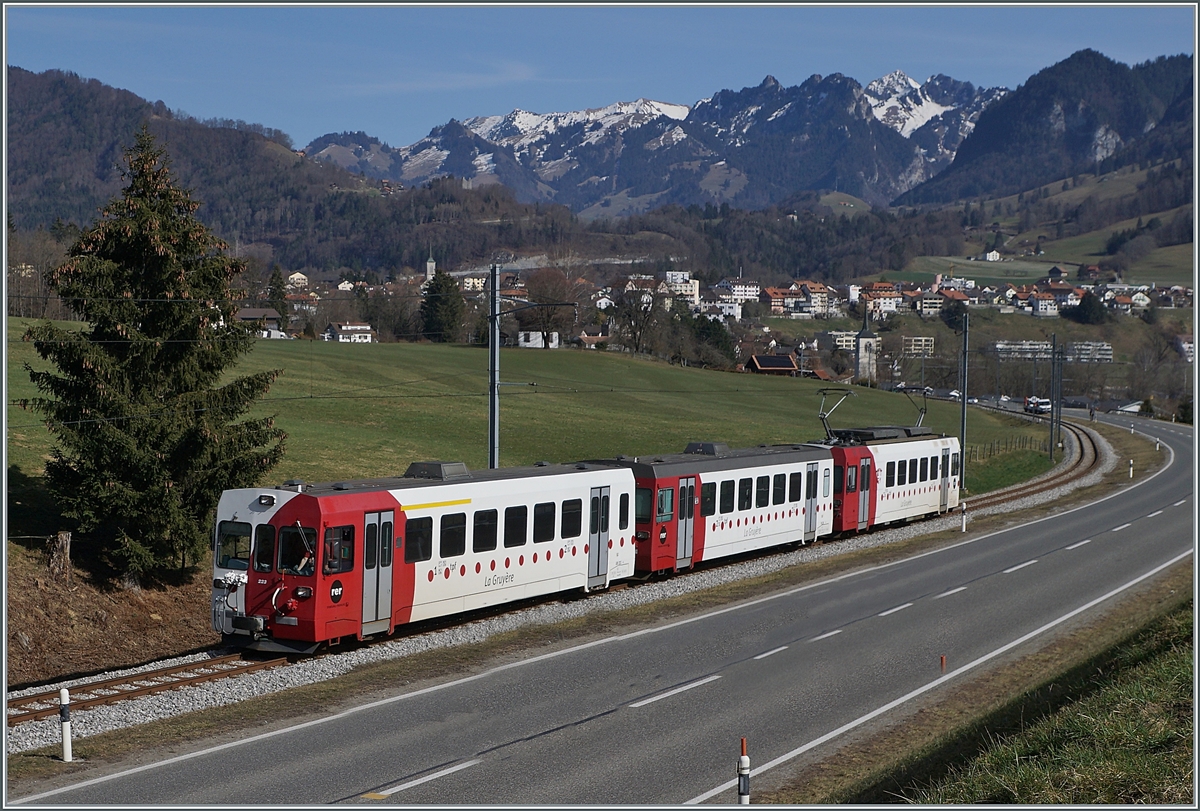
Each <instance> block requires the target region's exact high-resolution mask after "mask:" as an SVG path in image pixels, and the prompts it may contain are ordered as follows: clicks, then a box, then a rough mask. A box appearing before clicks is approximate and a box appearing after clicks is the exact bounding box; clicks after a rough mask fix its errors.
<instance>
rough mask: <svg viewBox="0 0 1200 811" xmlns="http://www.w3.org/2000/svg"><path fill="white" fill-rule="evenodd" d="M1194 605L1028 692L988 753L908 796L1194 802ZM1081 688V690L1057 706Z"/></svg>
mask: <svg viewBox="0 0 1200 811" xmlns="http://www.w3.org/2000/svg"><path fill="white" fill-rule="evenodd" d="M1192 608H1193V606H1192V603H1191V602H1190V601H1189V603H1188V605H1187V606H1186V607H1185V608H1180V609H1177V610H1176V611H1173V612H1172V613H1170V614H1168V615H1167V616H1165V617H1162V618H1161V619H1159V620H1158V621H1156V622H1154V623H1152V624H1151V625H1149V626H1148V627H1146V628H1145V629H1144V630H1142V631H1141V632H1139V633H1138V634H1137V635H1135V636H1134V637H1132V638H1131V639H1129V640H1127V641H1126V642H1123V643H1122V644H1120V645H1118V646H1116V647H1115V648H1113V649H1111V650H1110V651H1106V652H1105V654H1103V655H1101V656H1098V657H1095V658H1093V659H1091V660H1089V661H1087V662H1085V663H1083V664H1081V665H1079V666H1078V667H1076V668H1073V669H1072V670H1070V671H1068V672H1067V673H1066V674H1064V675H1063V676H1062V677H1059V678H1056V679H1055V682H1054V684H1053V685H1047V686H1045V687H1043V688H1041V689H1040V690H1038V691H1037V692H1035V693H1033V694H1032V695H1029V694H1027V695H1025V696H1022V697H1021V701H1022V703H1023V704H1024V706H1023V707H1022V710H1023V712H1022V713H1021V714H1020V716H1021V717H1019V718H1016V719H1014V718H1012V715H1013V712H1012V710H1013V709H1014V708H1013V707H1012V706H1011V705H1010V707H1008V708H1006V709H1008V712H1007V713H1006V715H1007V716H1008V717H1007V718H1005V719H1004V720H1005V721H1006V722H1007V723H1003V724H995V723H994V724H989V725H987V727H986V734H985V740H986V741H987V748H986V749H985V750H984V751H983V752H982V753H980V754H979V755H978V756H977V757H974V758H972V759H971V760H970V761H969V762H967V763H964V764H961V765H957V766H954V767H952V768H951V769H949V770H948V772H947V774H946V775H945V776H944V777H942V778H940V779H938V780H935V781H933V782H931V783H930V784H928V785H922V784H917V786H916V787H915V788H914V789H909V790H907V791H904V792H903V794H902V796H903V797H904V799H905V800H906V801H908V802H913V803H918V804H921V805H932V804H946V803H952V804H974V803H1038V804H1051V803H1053V804H1070V805H1083V804H1099V803H1122V804H1134V803H1139V804H1140V803H1153V804H1159V803H1161V804H1177V803H1178V804H1182V803H1191V802H1192V801H1193V800H1194V793H1193V783H1192V778H1193V774H1192V768H1193V765H1194V759H1193V753H1194V750H1193V746H1192V732H1193V728H1194V714H1193V702H1192V688H1193V685H1194V671H1193V667H1192V663H1193V656H1194V648H1193V639H1192V629H1193V613H1192ZM1056 693H1057V695H1056ZM1072 694H1080V695H1081V696H1082V697H1081V698H1080V699H1079V700H1077V701H1075V702H1073V703H1069V704H1067V705H1066V706H1064V707H1062V708H1061V709H1059V710H1058V711H1054V705H1055V704H1056V703H1058V702H1056V701H1055V699H1056V698H1058V697H1059V696H1061V697H1062V698H1063V699H1066V698H1067V697H1068V696H1070V695H1072ZM1030 705H1032V707H1031V706H1030ZM1030 709H1034V710H1035V712H1034V713H1030V712H1029V710H1030ZM1032 715H1037V716H1041V720H1039V721H1037V722H1036V723H1031V716H1032ZM1014 721H1015V722H1016V723H1014Z"/></svg>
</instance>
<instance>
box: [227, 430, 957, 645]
mask: <svg viewBox="0 0 1200 811" xmlns="http://www.w3.org/2000/svg"><path fill="white" fill-rule="evenodd" d="M829 433H830V437H829V438H828V439H826V440H823V441H820V442H811V443H801V444H794V445H770V446H760V447H757V448H744V449H734V450H731V449H729V448H728V447H727V446H725V445H723V444H720V443H692V444H691V445H689V446H688V448H687V449H686V450H685V451H684V452H683V453H679V454H666V455H653V456H645V457H623V456H619V457H617V458H615V459H604V460H595V461H587V462H577V463H573V464H559V465H551V464H549V463H545V462H542V463H539V464H538V465H536V466H533V467H521V468H505V469H501V470H488V471H476V472H470V471H468V470H467V468H466V466H465V465H463V464H462V463H460V462H453V463H447V462H418V463H414V464H412V465H411V466H410V467H409V469H408V470H407V471H406V472H405V474H404V475H403V476H395V477H390V478H380V479H365V480H357V481H346V482H334V483H329V484H318V485H311V486H310V485H306V484H304V483H303V482H298V481H290V482H286V483H284V484H282V485H279V486H276V487H273V488H271V487H257V488H245V489H239V490H229V491H226V492H225V493H224V494H222V496H221V500H220V503H219V504H218V507H217V517H216V530H215V534H214V538H213V543H214V560H213V593H212V622H213V628H214V629H215V630H217V631H219V632H220V633H222V634H223V635H224V637H225V639H226V641H227V642H230V643H234V644H242V645H245V646H247V647H250V648H253V649H258V650H273V651H288V652H301V653H307V652H312V651H314V650H316V649H317V648H318V647H320V646H322V645H326V644H336V643H337V642H339V641H342V640H354V639H363V638H365V637H369V636H375V635H384V634H391V633H393V632H394V631H395V629H396V628H397V627H399V626H402V625H404V624H406V623H409V622H415V621H418V620H424V619H429V618H432V617H442V616H447V615H452V614H457V613H460V612H464V611H470V610H472V609H477V608H483V607H485V606H492V605H497V604H500V603H506V602H511V601H515V600H523V599H526V598H530V597H537V596H542V595H547V594H554V593H558V592H564V591H570V590H574V589H581V590H583V591H593V590H600V589H604V588H607V587H608V586H609V584H610V583H612V582H613V581H617V580H623V579H628V578H635V577H646V576H649V575H651V574H656V573H659V574H662V573H671V572H675V571H679V570H682V569H687V568H690V567H692V566H694V565H695V564H697V563H699V562H701V561H709V560H715V559H718V558H722V557H727V556H731V555H738V554H742V553H745V552H752V551H755V550H759V549H766V548H770V547H774V546H780V545H783V544H796V543H801V544H803V543H811V542H813V541H816V540H818V539H822V538H829V537H833V536H836V535H839V534H843V533H854V532H860V531H864V530H867V529H870V528H872V527H875V526H880V525H883V524H889V523H894V522H898V521H907V520H911V519H915V518H920V517H923V516H926V515H936V514H938V513H943V512H946V511H947V510H950V509H953V508H955V507H956V506H957V505H958V482H959V446H958V440H957V439H956V438H954V437H946V436H938V435H935V434H934V433H933V432H932V431H931V430H930V429H929V428H923V427H878V428H861V429H847V430H836V429H835V430H832V431H830V432H829Z"/></svg>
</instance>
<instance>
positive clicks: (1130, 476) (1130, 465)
mask: <svg viewBox="0 0 1200 811" xmlns="http://www.w3.org/2000/svg"><path fill="white" fill-rule="evenodd" d="M1129 478H1131V479H1132V478H1133V460H1132V459H1130V460H1129Z"/></svg>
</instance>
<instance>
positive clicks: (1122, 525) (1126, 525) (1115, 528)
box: [1112, 524, 1133, 532]
mask: <svg viewBox="0 0 1200 811" xmlns="http://www.w3.org/2000/svg"><path fill="white" fill-rule="evenodd" d="M1131 526H1133V524H1121V526H1119V527H1113V528H1112V531H1113V532H1120V531H1121V530H1123V529H1125V528H1126V527H1131Z"/></svg>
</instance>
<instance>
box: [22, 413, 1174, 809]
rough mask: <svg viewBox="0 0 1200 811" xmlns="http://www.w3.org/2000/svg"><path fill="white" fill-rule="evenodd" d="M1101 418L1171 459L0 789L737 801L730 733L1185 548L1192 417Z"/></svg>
mask: <svg viewBox="0 0 1200 811" xmlns="http://www.w3.org/2000/svg"><path fill="white" fill-rule="evenodd" d="M1112 421H1113V422H1115V423H1116V424H1119V425H1122V426H1127V425H1129V424H1131V423H1136V424H1138V425H1139V427H1140V430H1142V431H1144V432H1146V433H1148V434H1150V435H1151V436H1158V437H1161V438H1162V439H1163V441H1164V451H1163V452H1164V453H1167V454H1169V456H1170V459H1169V462H1168V464H1167V466H1166V467H1165V468H1164V469H1163V470H1162V471H1160V472H1159V473H1158V474H1156V475H1154V476H1153V477H1151V478H1149V479H1145V480H1140V481H1138V482H1137V483H1136V484H1135V485H1133V486H1130V487H1123V488H1121V489H1119V490H1118V491H1117V492H1115V493H1114V494H1112V495H1110V496H1108V497H1107V498H1105V499H1102V500H1100V501H1098V502H1094V503H1092V504H1090V505H1088V506H1086V507H1084V508H1077V509H1075V510H1072V511H1069V512H1065V513H1063V514H1060V515H1056V516H1053V517H1051V518H1046V519H1042V520H1039V521H1034V522H1032V523H1028V524H1024V525H1022V526H1020V527H1015V528H1010V529H1006V530H1004V531H1001V532H995V533H991V534H987V535H983V536H980V537H970V536H969V540H967V541H965V542H963V543H960V544H957V545H954V546H951V547H947V548H944V549H939V550H937V551H934V552H927V553H924V554H921V555H915V556H913V557H910V558H907V559H905V560H902V561H898V562H894V563H891V564H887V565H882V566H876V567H873V568H869V569H865V570H860V571H857V572H854V573H851V574H847V575H842V576H839V577H835V578H831V579H828V580H824V581H821V582H819V583H815V584H810V585H807V586H804V587H801V588H794V589H791V590H788V591H785V592H782V593H778V594H774V595H771V596H768V597H765V598H760V599H755V600H751V601H748V602H744V603H740V604H737V605H734V606H730V607H727V608H724V609H721V610H718V611H713V612H710V613H707V614H704V615H702V616H698V617H693V618H689V619H687V620H684V621H678V622H672V623H669V624H665V625H661V626H656V627H654V628H651V629H646V630H643V631H640V632H636V633H632V634H627V635H622V636H615V637H608V638H604V639H601V640H597V641H594V642H590V643H588V644H585V645H580V646H576V647H572V648H569V649H567V650H563V651H558V652H555V653H552V654H547V655H541V656H533V657H530V658H525V659H521V660H519V661H516V662H513V663H511V664H507V665H504V666H501V667H497V668H495V669H493V670H489V671H487V672H484V673H480V674H478V675H474V676H471V677H469V678H464V679H458V680H455V681H449V682H446V683H443V684H439V685H436V686H434V687H430V688H426V689H424V690H421V691H418V692H404V691H403V689H398V690H397V691H396V693H395V695H394V696H391V697H389V698H386V699H384V700H381V701H376V702H374V703H371V704H367V705H364V706H360V707H357V708H355V709H353V710H351V711H347V712H343V713H339V714H337V715H333V716H329V717H323V718H320V719H318V720H314V721H310V722H307V723H304V724H299V725H295V726H291V727H289V728H287V729H284V730H279V731H276V732H272V733H267V734H264V735H258V736H252V737H248V738H246V739H244V740H241V741H235V742H232V743H226V744H223V745H220V746H216V747H214V748H211V749H207V750H204V751H200V752H195V753H192V754H188V755H184V756H180V757H176V758H171V759H166V760H162V761H161V762H157V763H150V764H148V765H145V766H141V767H138V768H136V769H132V770H127V771H123V772H119V773H114V774H109V775H106V776H103V777H99V778H92V779H87V780H82V781H80V782H79V783H78V784H76V785H73V786H69V787H66V788H62V789H57V790H55V791H52V792H45V793H42V794H37V795H33V796H28V797H25V798H9V803H10V804H19V803H22V802H32V803H52V804H55V805H58V804H63V803H70V804H82V805H101V804H119V805H130V804H153V805H171V804H186V805H209V804H237V805H243V804H247V803H264V804H267V803H269V804H273V805H296V804H311V803H335V802H348V803H360V804H361V803H365V804H386V803H393V804H397V803H398V804H405V805H408V804H471V805H476V804H489V805H494V804H503V803H520V804H541V803H544V804H554V805H562V804H616V803H636V804H678V803H687V802H703V801H707V800H715V801H721V802H734V801H735V788H734V785H735V784H734V781H733V779H732V778H733V768H734V763H735V761H736V755H737V754H738V746H739V738H740V737H742V736H745V737H746V738H748V740H749V742H750V753H751V755H752V756H753V763H754V766H755V769H754V773H755V774H762V773H764V772H767V771H769V770H772V769H775V768H778V767H780V766H783V765H785V764H788V763H790V762H792V760H793V759H794V758H796V757H798V756H799V755H801V754H803V752H805V751H808V750H809V749H811V748H813V747H814V746H816V745H819V744H820V743H823V742H825V741H827V740H831V739H834V738H836V737H837V736H838V735H839V734H841V733H842V732H845V731H847V730H849V729H853V728H854V727H856V726H858V725H860V724H862V723H865V722H866V721H869V720H870V719H872V718H874V717H876V716H879V715H882V714H883V713H885V712H887V711H888V710H889V709H891V708H893V707H896V706H900V705H902V704H904V703H905V702H906V701H908V700H911V699H913V698H915V697H917V696H920V695H923V694H925V693H927V692H931V691H936V690H937V689H938V688H939V687H940V686H941V685H942V684H945V683H947V682H950V683H953V682H954V680H955V679H956V678H959V677H961V676H963V675H964V674H971V673H974V672H976V668H978V667H980V666H982V665H984V664H985V663H987V662H989V661H991V660H992V659H994V658H996V657H998V656H1000V655H1003V654H1004V653H1006V652H1007V651H1009V650H1013V649H1015V648H1017V647H1019V646H1020V645H1021V644H1023V643H1024V642H1026V641H1028V640H1031V639H1036V638H1037V637H1039V636H1041V635H1042V634H1044V633H1047V632H1049V631H1050V630H1052V629H1053V628H1055V627H1058V626H1059V625H1061V624H1063V623H1065V622H1068V621H1070V620H1071V619H1073V618H1075V617H1077V616H1079V617H1084V618H1086V616H1087V612H1088V611H1090V610H1092V609H1095V608H1097V607H1099V606H1102V605H1103V604H1104V603H1105V602H1106V601H1108V600H1110V599H1112V598H1113V597H1114V596H1115V595H1116V594H1119V593H1120V592H1121V591H1122V590H1124V589H1126V588H1129V587H1131V586H1133V585H1136V584H1137V583H1138V582H1141V581H1143V580H1146V579H1148V578H1151V577H1153V576H1155V574H1157V573H1158V572H1160V571H1162V570H1163V569H1165V568H1167V567H1169V566H1171V565H1173V564H1174V563H1177V562H1180V561H1190V556H1191V555H1192V550H1193V542H1194V523H1193V513H1194V508H1195V504H1194V492H1193V491H1194V480H1193V467H1194V459H1193V434H1192V430H1191V428H1190V426H1181V425H1180V426H1176V425H1171V424H1164V423H1161V422H1147V421H1144V420H1138V419H1136V418H1128V417H1125V418H1119V419H1115V420H1112ZM942 655H945V656H946V662H947V665H946V671H945V674H943V673H942V672H941V669H940V657H941V656H942Z"/></svg>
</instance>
